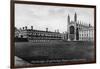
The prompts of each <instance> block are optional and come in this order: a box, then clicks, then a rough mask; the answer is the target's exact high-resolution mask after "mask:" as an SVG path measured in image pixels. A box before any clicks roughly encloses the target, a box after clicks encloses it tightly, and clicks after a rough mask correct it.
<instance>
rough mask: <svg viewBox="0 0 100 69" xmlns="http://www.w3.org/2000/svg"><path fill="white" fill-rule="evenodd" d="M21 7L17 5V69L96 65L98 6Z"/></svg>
mask: <svg viewBox="0 0 100 69" xmlns="http://www.w3.org/2000/svg"><path fill="white" fill-rule="evenodd" d="M21 3H22V2H21ZM21 3H20V2H14V14H13V15H14V16H13V19H14V21H13V22H14V26H13V27H14V28H13V30H14V31H13V32H14V42H13V43H14V47H13V48H14V50H13V51H14V55H13V57H14V60H13V62H14V66H15V67H24V66H32V65H33V67H34V66H35V65H40V66H45V65H50V64H51V65H59V64H75V63H76V64H79V63H80V64H81V63H93V62H94V63H95V61H96V59H95V58H96V56H95V55H96V54H95V45H96V44H95V43H96V42H95V41H96V39H95V37H96V31H95V29H96V27H95V6H85V5H82V7H81V6H80V5H76V6H75V5H72V6H71V5H68V6H67V4H66V5H65V4H64V6H63V5H62V4H57V6H56V5H53V4H51V3H50V4H46V3H38V2H35V3H34V2H33V3H30V2H29V3H27V2H25V3H24V2H23V3H22V4H21Z"/></svg>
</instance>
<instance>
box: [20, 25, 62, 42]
mask: <svg viewBox="0 0 100 69" xmlns="http://www.w3.org/2000/svg"><path fill="white" fill-rule="evenodd" d="M18 37H19V38H28V40H29V41H43V40H61V39H62V37H61V34H60V33H59V32H51V31H48V28H46V31H42V30H35V29H33V26H31V29H28V28H27V26H25V27H23V28H22V29H20V33H19V35H18Z"/></svg>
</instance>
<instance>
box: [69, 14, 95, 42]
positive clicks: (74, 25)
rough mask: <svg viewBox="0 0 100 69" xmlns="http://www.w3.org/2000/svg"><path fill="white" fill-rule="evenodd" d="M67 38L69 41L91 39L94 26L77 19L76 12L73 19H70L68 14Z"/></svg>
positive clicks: (92, 38)
mask: <svg viewBox="0 0 100 69" xmlns="http://www.w3.org/2000/svg"><path fill="white" fill-rule="evenodd" d="M67 32H68V40H69V41H93V40H94V27H93V26H92V25H90V24H85V23H83V22H79V21H78V20H77V14H76V13H75V15H74V21H71V20H70V16H69V15H68V24H67Z"/></svg>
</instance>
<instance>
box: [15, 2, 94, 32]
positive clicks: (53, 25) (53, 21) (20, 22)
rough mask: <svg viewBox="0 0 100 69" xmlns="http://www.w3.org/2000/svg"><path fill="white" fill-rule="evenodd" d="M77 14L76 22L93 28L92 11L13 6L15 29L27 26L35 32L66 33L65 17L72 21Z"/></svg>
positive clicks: (26, 5)
mask: <svg viewBox="0 0 100 69" xmlns="http://www.w3.org/2000/svg"><path fill="white" fill-rule="evenodd" d="M75 12H76V13H77V20H78V21H79V22H82V23H85V24H91V25H92V26H94V9H93V8H79V7H60V6H49V5H48V6H44V5H29V4H15V27H17V28H22V27H25V26H28V28H31V26H33V29H36V30H46V28H48V30H49V31H55V30H57V29H59V32H61V33H62V32H65V31H67V24H68V23H67V16H68V14H69V15H70V18H71V20H72V21H73V20H74V14H75Z"/></svg>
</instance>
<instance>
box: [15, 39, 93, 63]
mask: <svg viewBox="0 0 100 69" xmlns="http://www.w3.org/2000/svg"><path fill="white" fill-rule="evenodd" d="M15 55H16V56H18V57H20V58H22V59H24V60H26V61H28V62H31V61H35V60H48V59H49V60H52V59H66V60H72V59H86V61H91V60H93V59H94V44H93V42H90V41H88V42H87V41H65V42H64V41H51V42H37V43H34V42H15Z"/></svg>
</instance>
